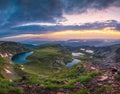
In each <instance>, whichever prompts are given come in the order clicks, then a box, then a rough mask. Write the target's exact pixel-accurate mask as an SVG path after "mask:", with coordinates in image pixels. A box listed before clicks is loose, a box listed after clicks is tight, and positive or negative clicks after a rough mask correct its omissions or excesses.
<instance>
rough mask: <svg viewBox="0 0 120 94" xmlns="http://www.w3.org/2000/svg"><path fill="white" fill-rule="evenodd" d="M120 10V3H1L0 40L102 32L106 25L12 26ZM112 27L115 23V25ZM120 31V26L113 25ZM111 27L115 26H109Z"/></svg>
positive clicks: (58, 0)
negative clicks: (65, 15) (92, 11)
mask: <svg viewBox="0 0 120 94" xmlns="http://www.w3.org/2000/svg"><path fill="white" fill-rule="evenodd" d="M111 6H116V7H120V0H0V37H3V36H9V35H17V34H27V33H36V34H37V33H45V32H52V31H53V32H54V31H60V30H79V29H80V30H82V29H83V30H84V29H99V28H103V27H104V26H105V25H106V24H107V23H93V24H90V23H87V24H85V25H82V26H62V25H59V26H28V27H17V28H14V29H11V27H12V26H14V25H17V24H22V23H29V22H50V23H52V22H53V23H56V22H57V21H58V20H62V19H63V17H62V15H63V12H65V13H82V12H86V11H87V9H90V8H95V9H99V10H100V9H104V8H108V7H111ZM112 23H113V22H112ZM114 24H115V29H118V30H120V24H119V23H117V22H116V23H114ZM107 25H110V26H111V25H112V24H107Z"/></svg>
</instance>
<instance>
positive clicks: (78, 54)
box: [72, 53, 84, 56]
mask: <svg viewBox="0 0 120 94" xmlns="http://www.w3.org/2000/svg"><path fill="white" fill-rule="evenodd" d="M81 55H84V54H83V53H72V56H81Z"/></svg>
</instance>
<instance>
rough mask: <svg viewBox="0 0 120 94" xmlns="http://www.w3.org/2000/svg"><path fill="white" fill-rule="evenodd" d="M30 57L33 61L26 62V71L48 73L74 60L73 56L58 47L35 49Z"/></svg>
mask: <svg viewBox="0 0 120 94" xmlns="http://www.w3.org/2000/svg"><path fill="white" fill-rule="evenodd" d="M28 59H30V60H31V62H29V63H26V64H24V67H25V71H26V72H32V73H34V72H35V74H36V73H38V74H47V75H48V74H51V73H53V72H55V71H57V70H59V69H62V67H65V65H66V63H68V62H70V61H71V60H72V56H71V54H70V53H66V52H64V51H63V50H62V49H60V48H58V47H55V48H53V47H52V48H49V47H47V48H46V47H45V48H40V49H37V50H35V51H34V53H33V54H32V55H31V56H29V57H28ZM33 66H34V67H33Z"/></svg>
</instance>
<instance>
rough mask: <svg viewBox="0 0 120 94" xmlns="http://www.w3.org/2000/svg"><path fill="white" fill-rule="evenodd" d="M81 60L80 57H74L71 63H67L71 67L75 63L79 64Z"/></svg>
mask: <svg viewBox="0 0 120 94" xmlns="http://www.w3.org/2000/svg"><path fill="white" fill-rule="evenodd" d="M80 61H81V60H79V59H73V61H72V62H70V63H67V65H66V66H67V67H71V66H73V65H75V64H78V63H79V62H80Z"/></svg>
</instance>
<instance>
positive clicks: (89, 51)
mask: <svg viewBox="0 0 120 94" xmlns="http://www.w3.org/2000/svg"><path fill="white" fill-rule="evenodd" d="M86 52H87V53H90V54H92V53H94V51H92V50H86Z"/></svg>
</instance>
